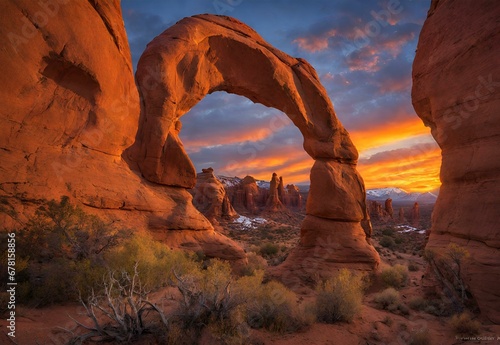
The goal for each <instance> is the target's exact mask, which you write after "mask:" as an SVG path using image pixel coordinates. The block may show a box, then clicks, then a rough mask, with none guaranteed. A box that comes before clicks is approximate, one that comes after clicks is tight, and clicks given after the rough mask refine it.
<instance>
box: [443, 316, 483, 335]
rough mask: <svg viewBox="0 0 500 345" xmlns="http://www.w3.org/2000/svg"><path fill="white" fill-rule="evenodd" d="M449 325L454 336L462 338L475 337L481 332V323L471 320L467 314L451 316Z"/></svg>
mask: <svg viewBox="0 0 500 345" xmlns="http://www.w3.org/2000/svg"><path fill="white" fill-rule="evenodd" d="M450 325H451V328H452V329H453V331H454V332H455V333H456V334H459V335H463V336H475V335H478V334H479V332H480V331H481V323H480V322H479V321H477V320H473V319H472V317H471V315H470V314H469V313H467V312H463V313H461V314H456V315H453V317H452V318H451V320H450Z"/></svg>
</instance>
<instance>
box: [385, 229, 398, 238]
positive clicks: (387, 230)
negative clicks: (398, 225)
mask: <svg viewBox="0 0 500 345" xmlns="http://www.w3.org/2000/svg"><path fill="white" fill-rule="evenodd" d="M394 233H395V231H394V229H393V228H385V229H382V235H384V236H391V237H392V236H394Z"/></svg>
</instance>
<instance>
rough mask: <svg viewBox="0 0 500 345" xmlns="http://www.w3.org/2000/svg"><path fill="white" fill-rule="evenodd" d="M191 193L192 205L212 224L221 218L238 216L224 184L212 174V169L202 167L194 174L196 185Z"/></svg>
mask: <svg viewBox="0 0 500 345" xmlns="http://www.w3.org/2000/svg"><path fill="white" fill-rule="evenodd" d="M193 193H194V196H193V204H194V206H195V207H196V208H197V209H198V210H199V211H200V212H201V213H203V214H204V215H205V217H207V218H208V219H209V220H210V222H211V223H212V224H218V221H219V220H221V219H231V218H234V217H237V216H238V214H237V213H236V211H235V210H234V208H233V206H232V205H231V202H230V201H229V198H228V196H227V193H226V190H225V189H224V185H223V184H222V183H221V182H220V181H219V180H218V179H217V177H216V176H215V175H214V169H212V168H208V169H202V172H201V173H198V175H196V186H195V187H194V190H193Z"/></svg>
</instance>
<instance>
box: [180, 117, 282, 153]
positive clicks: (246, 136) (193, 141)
mask: <svg viewBox="0 0 500 345" xmlns="http://www.w3.org/2000/svg"><path fill="white" fill-rule="evenodd" d="M288 121H289V120H288V118H287V119H286V120H282V122H281V123H279V124H278V125H276V126H274V127H273V128H267V127H264V128H251V129H247V130H245V131H243V130H241V131H236V130H234V131H224V132H223V133H221V134H220V135H218V136H217V138H216V140H207V138H206V137H204V136H202V137H184V136H183V135H182V132H181V139H182V142H183V145H184V147H185V148H186V150H187V152H188V153H193V152H197V151H199V150H200V149H201V148H203V147H206V146H210V145H214V143H215V145H231V144H238V143H243V142H246V141H251V142H257V143H258V142H260V143H261V145H265V144H266V143H268V142H270V141H272V136H273V135H274V133H276V132H278V131H279V130H280V129H282V128H283V127H285V126H286V125H287V124H288ZM289 122H291V121H289Z"/></svg>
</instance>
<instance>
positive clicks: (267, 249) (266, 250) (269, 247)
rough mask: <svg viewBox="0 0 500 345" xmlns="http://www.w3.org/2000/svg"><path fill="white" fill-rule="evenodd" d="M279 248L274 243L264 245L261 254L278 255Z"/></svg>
mask: <svg viewBox="0 0 500 345" xmlns="http://www.w3.org/2000/svg"><path fill="white" fill-rule="evenodd" d="M278 251H279V246H278V245H276V244H273V243H270V242H268V243H264V244H263V245H261V246H260V250H259V252H260V254H261V255H263V256H273V255H276V254H278Z"/></svg>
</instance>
